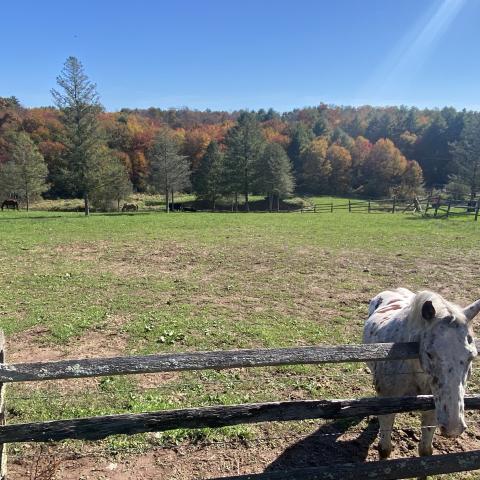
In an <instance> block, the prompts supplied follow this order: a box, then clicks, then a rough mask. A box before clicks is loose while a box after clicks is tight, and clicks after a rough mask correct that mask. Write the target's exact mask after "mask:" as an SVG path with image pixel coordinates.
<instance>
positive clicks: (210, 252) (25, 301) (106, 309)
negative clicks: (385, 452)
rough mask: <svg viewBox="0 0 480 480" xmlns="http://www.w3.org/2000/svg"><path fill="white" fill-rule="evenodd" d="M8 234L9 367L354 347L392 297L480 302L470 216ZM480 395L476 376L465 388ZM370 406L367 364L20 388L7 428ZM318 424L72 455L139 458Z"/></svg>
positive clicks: (141, 217)
mask: <svg viewBox="0 0 480 480" xmlns="http://www.w3.org/2000/svg"><path fill="white" fill-rule="evenodd" d="M0 232H1V233H0V275H1V277H2V295H1V297H0V322H1V328H2V329H3V330H4V331H5V333H6V336H7V338H8V347H9V350H10V358H11V359H13V360H21V361H34V360H46V359H52V360H56V359H60V358H65V357H70V358H76V357H83V356H106V355H122V354H140V353H141V354H143V353H159V352H173V351H199V350H213V349H234V348H249V347H282V346H294V345H311V344H340V343H359V342H361V334H362V325H363V322H364V319H365V316H366V312H367V304H368V300H369V299H370V298H371V297H372V296H373V295H375V294H376V293H378V292H379V291H381V290H383V289H385V288H388V287H397V286H405V287H408V288H411V289H412V290H420V289H424V288H429V289H433V290H437V291H439V292H440V293H442V294H444V295H445V296H446V297H447V298H448V299H450V300H452V301H456V302H459V303H467V302H470V301H472V300H473V299H476V298H478V297H480V282H479V275H478V246H479V242H478V235H479V233H480V227H479V224H477V223H475V222H473V220H472V218H468V219H464V218H455V219H449V220H438V219H422V218H420V217H418V216H414V215H409V214H406V215H402V214H396V215H392V214H385V213H384V214H376V213H372V214H366V213H351V214H349V213H348V212H335V213H333V214H330V213H324V214H300V213H284V214H278V213H273V214H266V213H263V214H260V213H251V214H242V213H239V214H231V213H217V214H210V213H171V214H168V215H167V214H164V213H158V212H145V213H141V212H140V213H136V214H123V215H114V214H111V215H108V214H105V215H102V214H95V215H92V216H90V217H89V218H85V217H84V216H83V215H82V214H74V213H72V214H64V213H62V214H60V213H49V212H39V211H36V212H31V213H29V214H27V213H25V212H13V213H12V212H3V213H2V214H1V215H0ZM478 385H479V383H478V381H477V377H476V376H475V377H474V379H473V382H472V387H471V390H472V391H478ZM372 394H373V391H372V389H371V386H370V377H369V375H368V373H367V372H366V371H365V365H364V364H344V365H337V366H328V365H327V366H293V367H278V368H277V367H271V368H262V369H236V370H230V371H223V372H215V371H205V372H196V373H182V374H158V375H148V376H131V377H115V378H113V377H112V378H110V377H109V378H103V379H94V380H70V381H62V382H46V383H44V384H40V383H38V384H28V385H13V386H11V387H10V389H9V392H8V398H9V399H10V400H9V402H8V406H9V417H10V419H9V421H10V422H20V421H29V420H40V419H53V418H68V417H74V416H75V417H76V416H86V415H99V414H108V413H121V412H141V411H152V410H160V409H167V408H178V407H186V406H199V405H211V404H232V403H239V402H253V401H269V400H272V401H273V400H281V399H297V398H348V397H359V396H368V395H372ZM472 420H473V417H472ZM404 422H405V424H406V425H411V423H412V420H411V417H408V418H406V420H404ZM316 426H318V422H298V423H295V424H287V425H285V424H284V425H276V424H273V425H264V426H259V427H253V426H247V427H235V428H225V429H221V430H218V431H214V430H201V431H195V432H187V431H176V432H170V433H165V434H161V435H139V436H134V437H123V436H120V437H113V438H111V439H108V440H106V441H104V442H101V443H96V444H90V443H77V442H71V443H72V444H73V447H74V448H76V449H77V450H79V449H84V450H85V451H87V450H89V449H107V450H109V451H110V452H118V451H125V450H128V449H134V450H135V451H138V450H145V449H148V448H150V447H151V446H152V445H153V446H155V445H159V444H165V443H169V442H174V443H178V442H182V441H185V440H190V441H205V440H207V441H212V440H218V439H223V440H224V439H233V440H235V441H237V440H239V439H240V440H242V441H247V442H248V441H249V440H253V439H258V438H265V439H267V437H268V436H270V437H274V438H278V437H279V436H282V435H285V433H286V432H288V434H289V435H291V434H292V433H293V434H297V433H298V434H299V435H302V434H304V433H309V432H311V431H312V429H315V428H316ZM410 441H411V442H413V444H415V441H414V440H410ZM17 448H21V447H20V446H19V447H17ZM399 455H400V453H399ZM452 478H453V477H452ZM462 478H469V477H462Z"/></svg>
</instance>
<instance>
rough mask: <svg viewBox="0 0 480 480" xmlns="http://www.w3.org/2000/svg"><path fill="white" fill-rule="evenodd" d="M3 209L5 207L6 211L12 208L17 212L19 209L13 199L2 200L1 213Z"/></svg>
mask: <svg viewBox="0 0 480 480" xmlns="http://www.w3.org/2000/svg"><path fill="white" fill-rule="evenodd" d="M4 207H7V209H9V208H13V209H14V210H18V209H19V208H18V201H17V200H15V199H14V198H10V199H7V200H4V201H3V203H2V212H3V209H4Z"/></svg>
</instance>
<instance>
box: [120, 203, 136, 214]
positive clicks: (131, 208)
mask: <svg viewBox="0 0 480 480" xmlns="http://www.w3.org/2000/svg"><path fill="white" fill-rule="evenodd" d="M137 211H138V205H137V204H136V203H124V204H123V207H122V212H137Z"/></svg>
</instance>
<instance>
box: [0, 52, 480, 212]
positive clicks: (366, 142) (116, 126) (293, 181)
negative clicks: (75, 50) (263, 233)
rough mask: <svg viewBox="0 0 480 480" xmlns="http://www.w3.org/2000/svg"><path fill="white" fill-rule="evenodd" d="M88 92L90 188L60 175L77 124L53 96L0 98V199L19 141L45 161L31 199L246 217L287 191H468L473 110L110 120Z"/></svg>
mask: <svg viewBox="0 0 480 480" xmlns="http://www.w3.org/2000/svg"><path fill="white" fill-rule="evenodd" d="M73 60H76V59H73ZM67 62H68V61H67ZM66 65H67V64H66ZM77 67H78V68H80V70H79V71H80V72H81V73H82V75H83V70H82V67H81V64H78V65H77ZM70 73H71V72H70ZM77 73H78V72H77ZM84 80H85V81H86V82H87V83H86V85H87V86H89V85H90V86H92V85H93V84H90V83H89V81H88V79H87V77H86V76H85V78H84ZM64 86H65V85H64ZM57 93H58V92H57ZM90 93H92V95H93V97H92V98H90V99H89V98H87V99H86V104H88V102H89V100H92V102H91V104H92V106H93V107H92V108H93V109H92V110H89V114H88V115H90V116H89V117H85V118H90V120H88V122H91V121H92V122H94V126H92V125H93V123H92V124H90V123H89V125H90V126H89V127H88V128H90V130H91V132H94V134H92V135H93V137H94V138H95V142H94V143H95V149H90V150H88V152H87V151H86V152H84V157H85V158H86V157H88V161H89V162H90V163H89V164H88V165H86V164H85V165H83V166H82V168H84V169H87V170H92V169H93V170H95V169H97V170H96V174H95V175H96V177H97V178H96V180H95V181H93V180H92V179H89V178H87V177H86V176H85V174H82V175H84V176H83V177H82V179H79V177H78V175H77V177H75V178H73V177H72V175H68V174H67V173H68V172H71V171H72V165H74V164H75V162H76V161H77V160H75V158H76V157H75V152H77V153H78V149H79V148H80V146H79V145H80V143H79V144H78V145H77V147H78V148H77V147H75V141H77V140H78V139H77V140H75V138H74V137H72V135H71V129H72V122H73V123H75V122H74V117H73V116H72V110H71V109H70V110H69V108H71V107H69V106H68V105H66V104H65V105H63V104H62V103H61V98H60V100H59V99H58V98H56V102H55V103H56V106H55V107H45V108H25V107H23V106H22V104H21V101H19V100H17V99H16V98H15V97H10V98H0V164H1V165H3V167H2V168H1V171H2V172H3V175H2V178H3V179H4V180H3V182H1V185H0V188H3V195H8V194H9V192H11V191H17V190H18V187H17V186H16V185H13V184H12V181H11V180H10V181H8V178H7V177H8V171H9V169H8V168H5V166H8V165H9V164H10V162H12V161H13V159H14V158H15V155H17V157H18V151H19V148H20V147H19V143H21V142H20V140H21V141H22V142H23V145H24V146H23V147H22V148H23V149H25V148H27V149H30V154H31V155H32V154H34V155H36V154H37V153H40V154H41V155H40V156H43V159H44V161H45V164H46V167H47V175H46V182H47V186H46V187H44V188H40V187H38V188H37V191H38V193H42V194H43V195H44V196H46V197H51V198H52V197H72V196H82V192H84V191H87V190H89V189H90V190H91V197H92V198H93V201H95V202H97V203H101V202H103V201H104V200H105V198H107V199H117V197H118V199H119V198H120V197H122V198H124V197H125V196H127V194H128V192H129V191H130V190H131V189H133V190H134V191H139V192H143V191H150V190H151V191H158V192H161V193H164V194H166V195H168V192H175V191H177V192H178V191H193V192H194V193H196V194H197V196H198V197H199V198H203V199H206V200H209V201H211V202H212V204H214V203H215V201H216V199H217V198H219V197H220V196H224V197H225V196H228V197H230V198H238V197H239V196H241V197H242V198H243V197H244V198H245V201H246V204H247V207H248V195H249V194H252V193H257V194H265V195H266V196H269V197H270V200H271V201H272V200H273V199H274V198H275V197H278V198H280V197H284V196H288V195H290V194H292V193H294V192H296V193H300V194H342V195H343V194H351V193H355V194H363V195H368V196H372V197H375V196H377V197H378V196H385V195H390V194H392V193H393V194H397V195H403V196H409V195H412V194H413V193H416V192H418V191H419V190H420V189H421V188H422V186H426V187H428V188H439V187H442V186H444V185H446V184H449V188H450V190H452V191H453V192H454V193H455V194H460V193H463V194H476V192H477V184H478V176H479V168H478V162H479V160H478V155H477V153H478V152H480V148H479V145H480V140H479V138H480V122H479V115H478V114H477V113H474V112H466V111H456V110H455V109H454V108H443V109H441V110H419V109H417V108H407V107H404V106H400V107H381V108H380V107H371V106H362V107H357V108H355V107H338V106H330V105H324V104H321V105H319V106H317V107H308V108H302V109H296V110H293V111H291V112H285V113H279V112H276V111H274V110H268V111H265V110H259V111H256V112H249V111H239V112H220V111H210V110H206V111H197V110H190V109H188V108H182V109H167V110H163V109H160V108H154V107H152V108H149V109H147V110H140V109H135V110H132V109H127V108H125V109H122V110H120V111H118V112H107V111H105V110H104V109H103V108H102V107H101V105H100V103H98V102H97V101H96V92H94V91H92V92H90ZM54 98H55V97H54ZM82 121H83V120H82ZM69 122H70V123H69ZM79 125H80V123H79ZM82 128H83V127H82ZM87 130H88V129H87ZM90 130H89V131H90ZM84 133H85V132H84ZM25 134H26V135H25ZM93 137H92V138H93ZM82 141H84V140H82ZM28 142H30V143H28ZM90 143H92V142H90ZM82 145H84V144H82ZM81 148H84V147H81ZM88 148H90V147H88ZM92 148H93V147H92ZM15 152H17V153H15ZM32 152H33V153H32ZM77 156H78V155H77ZM82 158H83V157H82ZM105 159H108V161H106V160H105ZM78 161H80V160H78ZM10 170H11V169H10ZM78 171H80V170H78V168H77V173H78ZM5 172H6V173H5ZM123 172H125V176H123ZM17 176H18V175H17ZM99 178H100V180H99ZM101 178H109V179H112V178H117V181H115V182H113V183H114V185H113V187H112V188H111V189H110V190H109V191H108V192H104V191H103V193H102V194H99V193H98V192H97V194H95V192H96V191H97V190H98V191H100V190H102V189H101V188H100V186H102V185H103V186H105V182H104V181H102V180H101ZM82 182H83V183H82ZM89 182H90V183H89ZM106 183H108V182H106ZM42 185H44V184H42ZM103 190H105V188H103Z"/></svg>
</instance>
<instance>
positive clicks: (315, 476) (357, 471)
mask: <svg viewBox="0 0 480 480" xmlns="http://www.w3.org/2000/svg"><path fill="white" fill-rule="evenodd" d="M479 468H480V451H473V452H462V453H448V454H445V455H433V456H432V457H420V458H409V459H396V460H384V461H382V462H366V463H344V464H340V465H330V466H325V467H310V468H302V469H298V470H289V471H272V472H266V473H257V474H251V475H239V476H235V477H222V479H221V480H361V479H364V478H365V479H369V480H399V479H402V478H414V477H417V476H418V475H419V472H420V474H421V475H422V477H423V476H425V475H440V474H444V473H456V472H466V471H470V470H477V469H479ZM213 480H220V479H219V478H216V479H213Z"/></svg>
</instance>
